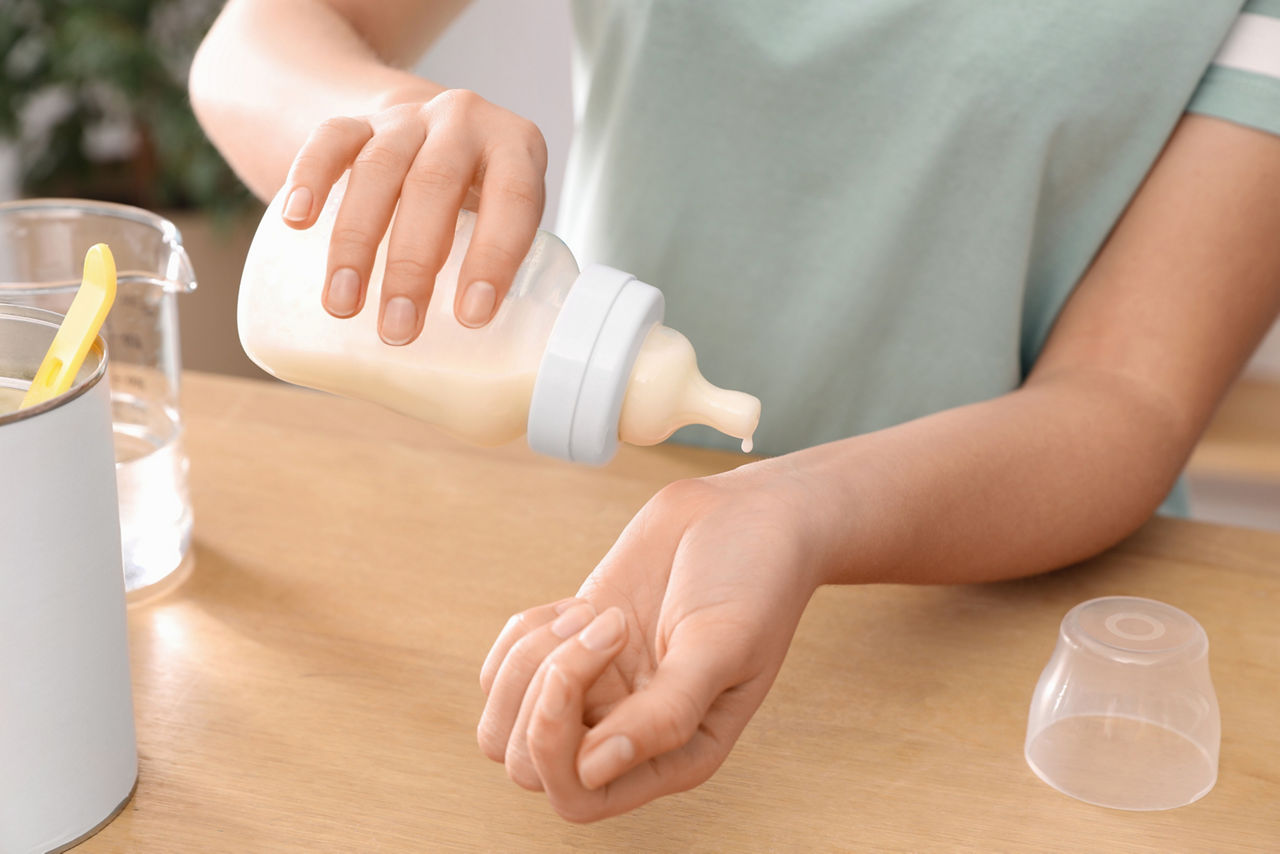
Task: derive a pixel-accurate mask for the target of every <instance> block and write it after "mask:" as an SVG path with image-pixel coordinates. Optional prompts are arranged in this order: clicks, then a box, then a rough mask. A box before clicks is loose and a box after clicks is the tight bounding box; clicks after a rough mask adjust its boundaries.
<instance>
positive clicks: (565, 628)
mask: <svg viewBox="0 0 1280 854" xmlns="http://www.w3.org/2000/svg"><path fill="white" fill-rule="evenodd" d="M595 615H596V609H595V608H592V607H591V606H590V605H588V604H586V603H585V602H584V603H583V604H581V605H578V606H577V607H575V608H570V609H569V610H567V611H565V612H564V613H563V614H561V615H560V616H559V617H557V618H556V621H555V622H554V623H552V624H551V634H553V635H555V636H556V637H558V638H567V637H572V636H573V635H574V634H576V633H577V632H580V631H582V630H583V629H584V628H585V627H586V625H587V623H589V622H591V620H592V619H593V618H594V617H595Z"/></svg>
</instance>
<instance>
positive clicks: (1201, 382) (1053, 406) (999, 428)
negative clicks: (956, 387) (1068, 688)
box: [783, 116, 1280, 582]
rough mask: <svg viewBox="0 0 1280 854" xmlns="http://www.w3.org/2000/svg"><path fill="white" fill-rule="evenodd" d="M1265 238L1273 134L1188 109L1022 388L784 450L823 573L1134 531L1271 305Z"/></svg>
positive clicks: (1279, 266) (952, 564) (1278, 192)
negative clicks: (806, 497) (807, 500)
mask: <svg viewBox="0 0 1280 854" xmlns="http://www.w3.org/2000/svg"><path fill="white" fill-rule="evenodd" d="M1277 234H1280V138H1276V137H1274V136H1271V135H1270V134H1266V133H1263V132H1261V131H1256V130H1251V129H1249V128H1245V127H1240V126H1238V125H1232V124H1229V123H1227V122H1223V121H1220V120H1218V119H1211V118H1207V117H1202V116H1189V117H1186V118H1184V119H1183V121H1182V123H1181V124H1180V125H1179V127H1178V129H1177V131H1175V133H1174V135H1173V137H1172V138H1171V140H1170V142H1169V144H1168V146H1167V147H1166V149H1165V151H1164V153H1163V154H1162V155H1161V157H1160V159H1159V161H1158V162H1157V163H1156V166H1155V167H1154V169H1153V170H1152V172H1151V174H1150V175H1149V176H1148V178H1147V181H1146V183H1145V184H1144V185H1143V187H1142V189H1141V190H1139V192H1138V194H1137V196H1135V198H1134V201H1133V202H1132V203H1131V205H1130V207H1129V210H1128V211H1126V213H1125V215H1124V217H1123V218H1122V219H1121V221H1120V223H1119V225H1118V226H1117V227H1116V229H1115V231H1114V232H1113V233H1112V234H1111V236H1110V237H1109V238H1108V240H1107V243H1106V245H1105V246H1104V247H1103V249H1102V251H1101V252H1100V253H1099V254H1098V257H1097V258H1096V259H1095V260H1094V263H1093V265H1092V267H1091V268H1090V270H1089V271H1088V273H1087V274H1086V275H1085V277H1084V278H1083V279H1082V281H1081V283H1080V285H1079V286H1078V287H1077V289H1076V291H1075V293H1074V294H1073V295H1072V296H1071V298H1070V299H1069V300H1068V302H1067V304H1066V306H1065V307H1064V309H1063V311H1062V313H1061V315H1060V316H1059V318H1058V320H1057V323H1056V324H1055V326H1054V329H1053V331H1052V333H1051V335H1050V337H1049V340H1048V342H1047V343H1046V345H1045V348H1044V350H1043V352H1042V353H1041V354H1040V357H1039V359H1038V360H1037V362H1036V365H1035V369H1034V370H1033V371H1032V373H1031V376H1030V377H1029V378H1028V379H1027V382H1026V383H1025V384H1024V386H1023V387H1022V388H1021V389H1019V390H1018V391H1015V392H1012V393H1010V394H1007V395H1004V396H1003V397H1000V398H996V399H994V400H990V401H986V402H983V403H976V404H973V405H971V406H966V407H962V408H959V409H954V410H950V411H946V412H942V413H939V414H937V415H933V416H930V417H927V418H922V419H920V420H918V421H913V422H909V423H907V424H904V425H901V426H898V427H893V428H890V429H888V430H884V431H881V432H879V433H873V434H869V435H866V436H861V437H856V438H853V439H848V440H845V441H843V442H835V443H832V444H830V445H826V446H821V447H817V448H813V449H810V450H808V451H803V452H801V453H799V454H795V455H792V456H793V457H794V461H793V462H792V465H793V466H794V467H795V471H796V473H797V474H798V475H799V476H800V477H801V482H802V483H804V484H805V485H806V492H809V493H811V494H812V495H813V498H812V503H811V505H809V506H810V509H811V516H812V518H813V520H814V522H815V527H814V530H813V533H812V537H813V539H814V541H815V542H816V543H817V544H818V550H819V552H820V553H821V555H822V557H821V560H820V563H821V569H822V570H824V571H823V572H822V573H821V575H820V577H821V578H822V580H824V581H827V582H859V581H905V582H961V581H980V580H988V579H997V578H1009V577H1014V576H1019V575H1029V574H1032V573H1036V572H1042V571H1045V570H1049V569H1053V568H1056V567H1060V566H1064V565H1066V564H1069V563H1072V562H1074V561H1077V560H1081V559H1083V558H1085V557H1088V556H1090V555H1092V554H1095V553H1097V552H1099V551H1101V550H1102V549H1104V548H1107V547H1108V546H1110V545H1112V544H1114V543H1115V542H1117V541H1119V540H1120V539H1121V538H1123V537H1124V536H1126V535H1128V534H1129V533H1130V532H1132V531H1133V530H1134V529H1136V528H1137V527H1138V526H1139V525H1140V524H1142V522H1143V521H1145V520H1146V518H1147V517H1148V516H1149V515H1150V514H1151V512H1152V511H1153V510H1154V509H1155V508H1156V507H1157V506H1158V505H1159V503H1160V501H1161V500H1162V499H1163V498H1164V496H1165V495H1166V494H1167V493H1168V491H1169V489H1170V487H1171V486H1172V485H1173V483H1174V480H1175V478H1176V477H1177V474H1178V472H1179V470H1180V469H1181V468H1182V465H1183V464H1184V462H1185V461H1186V458H1187V456H1188V455H1189V454H1190V453H1191V450H1192V448H1193V447H1194V445H1195V442H1196V440H1197V439H1198V437H1199V435H1200V433H1201V431H1202V430H1203V429H1204V426H1205V424H1207V423H1208V420H1209V418H1210V417H1211V415H1212V413H1213V409H1214V407H1215V406H1216V404H1217V401H1218V400H1219V399H1220V398H1221V396H1222V394H1223V393H1224V391H1225V390H1226V388H1227V387H1228V386H1229V385H1230V383H1231V381H1232V379H1233V378H1234V377H1235V375H1236V374H1237V373H1238V372H1239V370H1240V368H1241V366H1242V365H1243V364H1244V362H1245V361H1246V360H1247V359H1248V357H1249V354H1250V353H1251V352H1252V351H1253V349H1254V347H1256V345H1257V342H1258V341H1259V340H1260V339H1261V338H1262V336H1263V334H1264V333H1265V332H1266V330H1267V328H1268V327H1269V326H1270V325H1271V324H1272V322H1273V321H1274V319H1275V317H1276V314H1277V310H1280V240H1277V239H1276V235H1277ZM783 459H785V458H783Z"/></svg>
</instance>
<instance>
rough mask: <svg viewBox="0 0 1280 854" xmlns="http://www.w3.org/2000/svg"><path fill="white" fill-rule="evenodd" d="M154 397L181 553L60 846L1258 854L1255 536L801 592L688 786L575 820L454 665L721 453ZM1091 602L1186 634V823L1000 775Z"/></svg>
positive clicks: (323, 406)
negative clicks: (173, 484)
mask: <svg viewBox="0 0 1280 854" xmlns="http://www.w3.org/2000/svg"><path fill="white" fill-rule="evenodd" d="M184 407H185V411H186V413H187V415H186V417H187V447H188V450H189V452H190V454H191V459H192V483H193V494H194V502H195V513H196V529H195V530H196V546H195V554H196V565H195V569H194V572H193V573H192V575H191V576H190V578H189V579H188V580H187V581H186V583H185V584H183V585H182V586H181V587H179V588H178V589H176V590H175V591H173V592H171V593H169V594H168V595H167V596H165V597H163V598H160V599H157V600H155V601H152V602H150V603H146V604H143V605H140V606H137V607H135V608H133V609H132V610H131V612H130V615H129V617H130V631H131V640H132V655H133V668H134V671H133V679H134V686H135V698H136V704H137V721H138V739H139V750H140V754H141V776H140V779H139V782H138V789H137V794H136V796H135V797H134V799H133V801H132V802H131V803H130V804H129V805H128V806H127V807H126V809H125V810H124V812H123V814H122V815H121V816H120V817H119V818H118V819H117V820H116V821H114V822H113V823H112V824H110V825H109V826H108V827H107V828H105V829H104V830H103V831H102V832H101V833H100V834H99V835H97V836H96V837H94V838H92V839H90V840H89V841H87V842H86V843H84V844H83V845H82V846H81V847H80V848H78V849H77V850H78V851H84V852H130V854H134V852H203V851H210V852H223V851H226V852H257V851H263V852H327V851H342V852H364V851H372V852H377V851H395V852H399V851H503V852H505V851H513V852H516V851H707V852H711V851H984V852H985V851H1035V852H1041V851H1045V852H1047V851H1121V852H1171V851H1277V850H1280V727H1277V725H1276V723H1277V720H1278V719H1280V619H1277V614H1280V535H1275V534H1267V533H1261V532H1253V531H1245V530H1237V529H1231V528H1223V527H1215V526H1209V525H1202V524H1194V523H1190V522H1182V521H1169V520H1156V521H1153V522H1151V523H1150V524H1149V525H1147V526H1146V527H1145V528H1144V529H1143V530H1142V531H1140V532H1139V533H1138V534H1137V535H1136V536H1134V537H1133V538H1131V539H1130V540H1129V541H1127V542H1125V543H1124V544H1122V545H1121V546H1120V547H1118V548H1116V549H1114V550H1113V551H1111V552H1109V553H1108V554H1106V555H1104V556H1102V557H1100V558H1097V559H1095V560H1092V561H1089V562H1088V563H1087V564H1084V565H1082V566H1078V567H1075V568H1071V569H1068V570H1063V571H1060V572H1056V573H1053V574H1050V575H1048V576H1044V577H1040V578H1036V579H1032V580H1027V581H1020V582H1014V583H1003V584H989V585H982V586H963V587H933V588H912V587H902V586H889V585H883V586H869V587H858V588H843V589H835V588H827V589H824V590H822V591H820V593H819V595H818V596H817V597H816V598H815V600H814V601H813V603H812V605H811V606H810V608H809V610H808V612H807V614H806V616H805V618H804V621H803V623H802V624H801V626H800V630H799V633H798V635H797V637H796V640H795V644H794V646H793V647H792V649H791V653H790V656H789V658H788V660H787V663H786V665H785V666H784V668H783V670H782V673H781V676H780V677H779V679H778V682H777V684H776V686H775V687H774V689H773V691H772V693H771V694H770V696H769V698H768V699H767V700H766V702H765V704H764V706H763V707H762V708H761V710H760V712H759V713H758V714H757V715H756V717H755V719H754V721H753V722H752V723H751V725H750V726H749V727H748V728H747V730H746V732H745V733H744V735H743V737H742V739H741V741H740V742H739V744H738V746H737V748H736V749H735V750H734V751H733V754H732V755H731V756H730V757H729V760H728V761H727V762H726V763H725V765H724V767H723V768H722V769H721V770H720V772H719V773H718V774H717V775H716V776H715V777H714V778H713V779H712V780H711V781H710V782H709V783H707V784H705V785H703V786H702V787H700V788H698V789H697V790H695V791H693V792H689V793H686V794H683V795H677V796H674V797H670V798H666V799H663V800H661V801H658V802H656V803H653V804H650V805H649V806H647V807H645V808H643V809H641V810H639V811H637V812H635V813H633V814H630V815H627V816H623V817H621V818H617V819H613V820H609V821H605V822H602V823H600V824H596V825H589V826H576V825H571V824H568V823H566V822H564V821H562V820H561V819H559V818H558V817H556V816H555V814H554V813H553V812H552V811H551V810H550V809H549V808H548V807H547V805H546V803H545V801H544V799H543V797H542V796H541V795H537V794H532V793H529V792H525V791H523V790H521V789H519V788H517V787H516V786H515V785H514V784H513V783H511V782H509V781H508V780H507V778H506V775H505V773H504V771H503V769H502V768H501V767H500V766H498V765H496V764H494V763H491V762H489V761H487V760H486V759H484V758H483V757H482V756H481V755H480V752H479V750H478V748H477V747H476V743H475V736H474V730H475V725H476V721H477V718H478V716H479V712H480V709H481V694H480V689H479V687H478V684H477V676H478V672H479V668H480V663H481V661H482V660H483V658H484V655H485V652H486V651H487V649H488V647H489V644H490V642H491V641H492V640H493V638H494V636H495V635H496V633H497V631H498V630H499V628H501V626H502V624H503V622H504V621H505V620H506V618H507V617H508V615H509V614H511V613H512V612H514V611H518V610H520V609H523V608H525V607H527V606H529V605H532V604H536V603H538V602H542V601H544V600H548V599H553V598H556V597H560V596H564V595H568V594H572V593H573V591H574V590H575V589H576V587H577V585H578V583H579V582H580V581H581V579H582V578H583V577H584V576H585V575H586V574H587V572H588V571H590V569H591V567H592V565H593V564H594V562H595V561H596V560H597V559H598V558H599V557H600V556H601V555H602V554H603V553H604V551H605V550H606V549H607V548H608V546H609V545H610V543H611V542H612V540H613V538H614V537H615V536H616V534H617V533H618V531H619V530H620V529H621V528H622V526H623V525H624V524H625V522H626V521H627V520H628V518H629V517H630V516H631V514H632V513H634V512H635V511H636V509H638V508H639V507H640V505H641V504H642V503H644V501H645V500H646V499H647V498H648V497H649V496H650V495H651V494H652V493H653V492H654V491H656V490H657V489H658V488H659V487H660V486H662V485H663V484H665V483H667V482H668V481H671V480H674V479H677V478H681V477H688V476H695V475H701V474H705V473H710V472H713V471H717V470H720V469H723V468H726V467H730V466H733V465H736V464H738V463H740V462H741V459H742V458H741V457H738V456H735V455H731V454H721V453H712V452H706V451H698V450H692V449H688V448H680V447H660V448H655V449H648V450H635V449H631V450H624V452H623V453H621V454H620V455H619V458H618V459H617V460H616V461H615V462H614V463H613V464H612V465H610V466H609V467H607V468H605V469H604V470H591V469H585V468H575V467H573V466H571V465H569V464H565V463H558V462H555V461H551V460H544V459H539V458H536V457H534V456H533V455H532V454H531V453H530V452H528V451H527V450H526V449H522V448H517V447H511V448H504V449H499V450H496V451H484V450H475V449H471V448H467V447H464V446H462V445H460V444H458V443H455V442H453V441H451V440H449V439H446V438H444V437H442V436H441V435H439V434H438V433H436V432H434V431H433V430H432V429H431V428H428V427H426V426H424V425H422V424H420V423H417V422H414V421H412V420H410V419H407V418H403V417H401V416H398V415H395V414H392V413H389V412H386V411H384V410H381V409H378V408H376V407H373V406H371V405H367V404H362V403H356V402H351V401H343V400H337V399H334V398H331V397H327V396H324V395H320V394H315V393H308V392H302V391H297V390H292V389H286V388H283V387H280V386H276V385H272V384H268V383H262V382H255V381H249V380H231V379H225V378H214V377H211V376H204V375H199V374H191V375H189V377H188V382H187V385H186V389H185V393H184ZM850 559H851V560H856V555H850ZM1109 594H1133V595H1139V596H1149V597H1152V598H1156V599H1161V600H1164V601H1166V602H1170V603H1172V604H1174V605H1177V606H1179V607H1182V608H1184V609H1186V610H1188V611H1189V612H1190V613H1191V614H1192V615H1194V616H1195V617H1196V618H1197V619H1198V620H1200V622H1201V623H1202V624H1203V625H1204V627H1205V629H1206V630H1207V631H1208V634H1209V638H1210V643H1211V647H1212V652H1211V661H1212V669H1213V677H1214V680H1215V683H1216V685H1217V691H1218V697H1219V701H1220V704H1221V709H1222V720H1223V726H1222V731H1223V740H1222V754H1221V771H1220V777H1219V780H1218V784H1217V787H1216V788H1215V789H1214V791H1212V792H1211V793H1210V794H1209V795H1208V796H1207V797H1205V798H1204V799H1203V800H1202V801H1200V802H1199V803H1196V804H1194V805H1192V806H1189V807H1185V808H1183V809H1179V810H1174V811H1170V812H1163V813H1127V812H1118V811H1111V810H1106V809H1101V808H1098V807H1092V806H1088V805H1085V804H1083V803H1078V802H1076V801H1074V800H1071V799H1070V798H1067V797H1065V796H1063V795H1061V794H1059V793H1058V792H1056V791H1054V790H1052V789H1050V788H1049V787H1048V786H1046V785H1045V784H1043V783H1041V782H1040V781H1039V780H1038V779H1037V778H1036V777H1035V776H1034V775H1033V774H1032V773H1031V771H1030V770H1029V769H1028V768H1027V766H1026V764H1025V762H1024V761H1023V757H1022V742H1023V736H1024V728H1025V724H1026V713H1027V706H1028V702H1029V699H1030V696H1031V691H1032V688H1033V687H1034V685H1035V682H1036V679H1037V677H1038V675H1039V672H1040V669H1041V667H1042V666H1043V665H1044V663H1045V661H1046V659H1047V657H1048V655H1049V653H1050V651H1051V650H1052V648H1053V645H1054V640H1055V636H1056V631H1057V626H1058V623H1059V621H1060V619H1061V617H1062V615H1063V614H1064V613H1065V612H1066V611H1067V610H1068V609H1069V608H1070V607H1071V606H1072V605H1074V604H1076V603H1077V602H1080V601H1082V600H1084V599H1088V598H1091V597H1094V596H1102V595H1109Z"/></svg>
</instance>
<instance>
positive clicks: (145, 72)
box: [0, 0, 252, 215]
mask: <svg viewBox="0 0 1280 854" xmlns="http://www.w3.org/2000/svg"><path fill="white" fill-rule="evenodd" d="M0 5H3V12H2V13H0V57H2V58H3V59H2V60H0V63H2V64H0V139H4V140H8V141H9V142H11V143H12V144H14V145H15V146H16V149H17V152H18V160H19V168H20V169H21V175H20V179H19V180H20V183H21V187H22V190H23V192H24V194H26V195H33V196H76V197H81V198H97V199H104V200H108V201H116V202H123V203H126V204H133V205H138V206H140V207H145V208H200V209H205V210H209V211H211V212H213V213H215V214H224V215H225V214H233V213H236V212H237V211H240V210H242V209H245V208H247V207H248V206H249V205H250V204H251V203H252V199H251V196H250V194H249V192H248V191H247V190H246V189H245V188H244V186H243V185H242V184H241V183H240V181H239V180H238V179H237V178H236V177H235V175H234V174H233V173H232V172H231V170H230V168H229V167H228V166H227V165H226V163H225V162H224V161H223V159H222V157H221V156H220V155H219V154H218V152H217V151H216V150H215V149H214V148H213V146H212V145H211V144H210V143H209V141H208V139H207V138H206V137H205V135H204V133H203V131H201V129H200V126H199V125H198V124H197V123H196V119H195V116H194V115H193V114H192V112H191V105H190V102H189V101H188V98H187V89H186V78H187V72H188V70H189V68H190V65H191V58H192V56H193V55H194V54H195V50H196V47H197V46H198V45H199V43H200V39H201V38H202V37H203V35H204V33H205V31H206V30H207V29H208V28H209V26H210V24H211V23H212V22H213V19H214V17H215V16H216V15H217V13H218V10H219V9H220V8H221V6H222V3H221V2H220V0H0Z"/></svg>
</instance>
